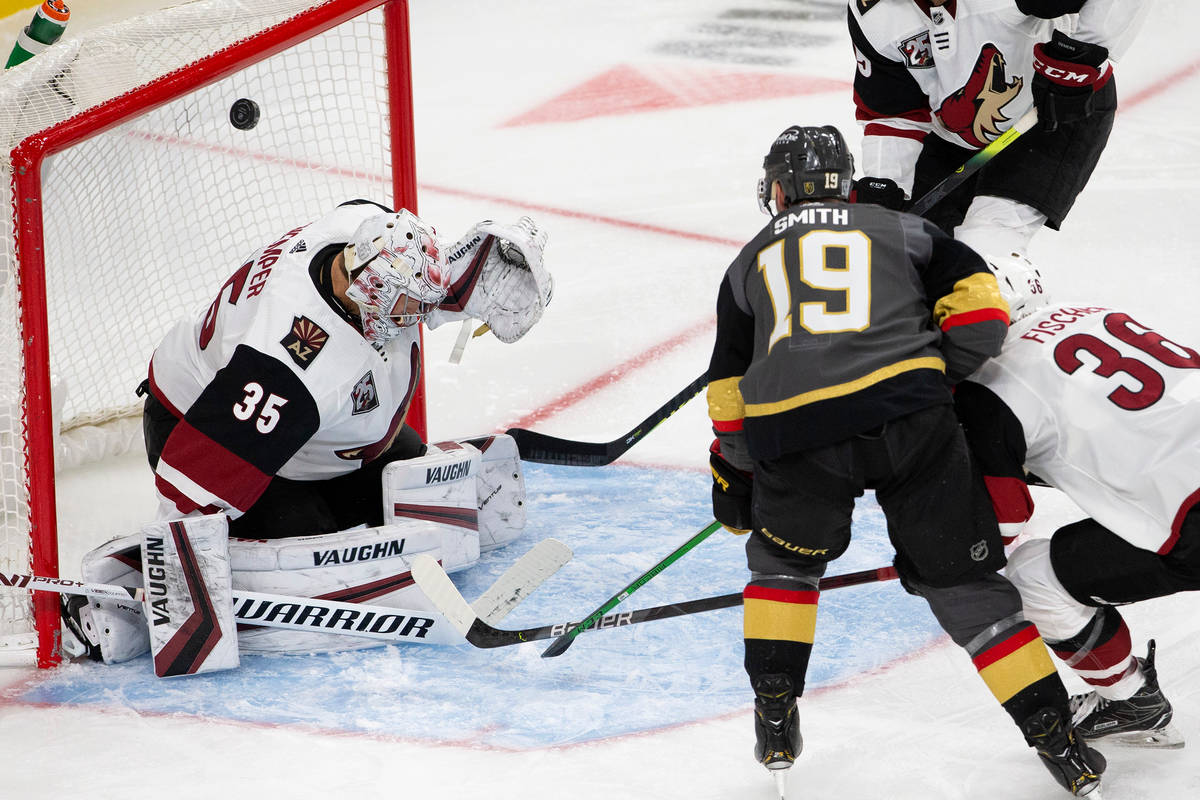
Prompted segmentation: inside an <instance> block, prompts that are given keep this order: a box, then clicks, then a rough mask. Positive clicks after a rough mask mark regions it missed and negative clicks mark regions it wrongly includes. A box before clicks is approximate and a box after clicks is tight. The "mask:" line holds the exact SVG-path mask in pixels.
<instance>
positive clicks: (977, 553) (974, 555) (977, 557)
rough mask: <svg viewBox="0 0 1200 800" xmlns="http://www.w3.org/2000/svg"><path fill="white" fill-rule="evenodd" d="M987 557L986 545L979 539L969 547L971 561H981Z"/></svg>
mask: <svg viewBox="0 0 1200 800" xmlns="http://www.w3.org/2000/svg"><path fill="white" fill-rule="evenodd" d="M987 557H988V544H987V542H985V541H984V540H982V539H980V540H979V541H978V542H976V543H975V544H973V545H971V560H972V561H983V560H984V559H986V558H987Z"/></svg>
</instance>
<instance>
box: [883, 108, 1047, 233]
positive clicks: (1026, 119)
mask: <svg viewBox="0 0 1200 800" xmlns="http://www.w3.org/2000/svg"><path fill="white" fill-rule="evenodd" d="M1036 124H1037V108H1036V107H1034V108H1031V109H1029V110H1028V111H1026V112H1025V115H1024V116H1022V117H1021V118H1020V119H1018V120H1017V121H1016V122H1014V123H1013V124H1012V127H1010V128H1009V129H1008V130H1006V131H1005V132H1004V133H1002V134H1000V135H999V136H997V137H996V139H995V140H994V141H992V142H991V143H989V144H988V146H987V147H985V148H983V149H982V150H980V151H979V152H978V153H976V154H975V155H973V156H971V157H970V158H968V159H967V160H966V161H965V162H964V163H963V165H962V166H961V167H959V168H958V169H956V170H954V172H952V173H950V174H949V175H947V176H946V177H945V178H944V179H943V180H942V182H941V183H939V184H938V185H937V186H934V187H933V188H932V189H930V190H929V191H928V192H926V193H925V196H924V197H922V198H920V199H919V200H917V201H915V202H914V203H913V204H912V205H911V206H909V207H908V208H906V209H905V211H907V212H908V213H909V214H916V215H917V216H918V217H919V216H921V215H922V214H924V213H925V212H926V211H928V210H929V209H931V208H933V207H934V206H935V205H937V204H938V203H939V202H941V200H942V199H943V198H944V197H945V196H946V195H948V194H950V193H951V192H952V191H954V190H955V189H957V188H958V187H959V185H960V184H962V182H963V181H965V180H966V179H967V178H969V177H971V176H972V175H974V174H975V173H976V172H978V171H979V170H980V169H982V168H983V166H984V165H985V164H987V163H988V162H989V161H991V160H992V159H993V158H995V157H996V156H997V155H999V154H1000V151H1001V150H1003V149H1004V148H1006V147H1008V146H1009V145H1010V144H1012V143H1013V142H1014V141H1016V139H1017V137H1018V136H1020V135H1021V134H1022V133H1025V132H1026V131H1028V130H1030V129H1031V128H1032V127H1033V126H1034V125H1036Z"/></svg>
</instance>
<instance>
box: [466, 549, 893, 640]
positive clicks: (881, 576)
mask: <svg viewBox="0 0 1200 800" xmlns="http://www.w3.org/2000/svg"><path fill="white" fill-rule="evenodd" d="M895 577H897V575H896V568H895V567H876V568H875V569H865V570H862V571H861V572H848V573H846V574H844V575H831V576H830V577H828V578H822V579H821V582H820V590H821V591H823V592H825V591H829V590H830V589H840V588H842V587H845V586H858V585H860V584H864V583H875V582H877V581H887V580H891V579H892V578H895ZM741 604H742V593H741V592H734V593H732V594H722V595H717V596H716V597H703V598H701V599H699V600H684V601H683V602H680V603H668V604H667V605H663V606H654V607H653V608H643V609H639V610H637V611H623V612H617V613H615V614H606V615H604V616H603V617H601V618H600V619H598V620H596V622H595V624H594V625H592V626H591V628H589V630H603V629H605V628H623V627H625V626H626V625H635V624H637V623H639V622H653V621H654V620H656V619H670V618H671V617H682V616H687V615H689V614H700V613H703V612H705V611H715V610H717V609H721V608H733V607H735V606H740V605H741ZM576 625H577V623H573V622H566V623H561V622H560V623H558V624H557V625H544V626H541V627H537V628H526V629H524V630H521V631H505V633H516V634H519V635H520V636H521V639H520V641H523V642H534V641H537V640H539V639H550V638H553V637H556V636H561V635H562V634H563V633H564V632H565V631H566V630H568V629H570V628H572V627H575V626H576ZM472 644H473V643H472Z"/></svg>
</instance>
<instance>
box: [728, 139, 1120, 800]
mask: <svg viewBox="0 0 1200 800" xmlns="http://www.w3.org/2000/svg"><path fill="white" fill-rule="evenodd" d="M763 167H764V176H763V178H762V180H761V182H760V187H759V202H760V205H761V207H762V208H763V210H764V211H766V212H767V213H769V214H771V221H770V223H768V224H767V225H766V227H764V228H763V229H762V231H760V232H759V234H758V235H757V236H755V237H754V239H752V240H751V241H750V243H749V244H747V245H746V246H745V247H744V248H743V249H742V251H741V252H740V253H739V254H738V256H737V257H736V258H735V259H734V261H733V263H732V264H731V265H730V267H729V269H728V271H727V272H726V273H725V277H724V280H723V281H722V283H721V287H720V291H719V294H718V299H717V334H716V342H715V344H714V346H713V353H712V359H711V361H710V364H709V372H708V374H709V380H710V383H709V387H708V404H709V413H710V416H711V418H712V422H713V428H714V431H715V433H716V435H717V438H716V441H715V442H714V443H713V446H712V448H711V453H710V462H711V466H712V471H713V476H714V484H713V507H714V514H715V516H716V517H717V519H718V520H719V521H721V522H722V523H723V524H724V525H725V526H726V527H728V528H730V529H733V530H735V531H737V532H741V533H746V532H749V537H748V539H747V542H746V556H747V563H748V566H749V568H750V580H749V583H748V584H747V586H746V588H745V591H744V615H745V616H744V640H745V666H746V671H747V673H748V674H749V677H750V683H751V686H752V688H753V690H754V692H755V698H756V699H755V730H756V734H757V745H756V748H755V757H756V758H757V759H758V760H759V761H760V762H761V763H762V764H764V765H765V766H766V767H767V768H768V769H770V770H776V771H778V770H783V769H787V768H788V767H790V766H791V765H792V762H793V761H794V760H795V758H796V756H797V755H798V754H799V752H800V749H801V745H802V739H801V735H800V726H799V718H798V713H797V708H796V698H797V697H799V696H800V695H802V694H803V691H804V678H805V672H806V670H807V667H808V661H809V656H810V653H811V650H812V645H813V641H814V635H815V630H816V616H817V603H818V601H819V598H820V595H819V592H818V589H817V586H818V579H819V578H820V577H821V576H822V575H823V574H824V572H825V570H826V567H827V565H828V564H829V562H831V561H833V560H834V559H836V558H838V557H839V556H840V555H841V554H842V553H843V552H844V551H845V550H846V548H847V546H848V544H849V542H850V535H851V514H852V511H853V508H854V501H855V498H856V497H859V496H861V495H862V494H863V492H864V490H866V489H873V490H874V491H875V497H876V499H877V500H878V502H879V505H880V507H881V508H882V509H883V511H884V514H885V515H886V517H887V520H888V532H889V536H890V538H891V541H892V543H893V545H894V546H895V548H896V559H895V563H896V567H897V569H898V570H899V572H900V575H901V578H902V580H903V583H904V586H905V587H906V588H907V589H908V591H910V592H912V593H913V594H916V595H919V596H921V597H923V598H925V600H926V601H927V602H928V603H929V607H930V609H931V610H932V611H933V614H934V615H935V617H936V618H937V619H938V621H939V623H940V624H941V625H942V627H943V628H944V629H945V630H946V631H947V633H949V634H950V636H951V637H952V638H953V640H954V641H955V642H956V643H957V644H958V645H960V646H961V647H963V648H964V649H965V650H966V651H967V653H968V654H969V656H970V657H971V659H972V661H973V662H974V664H975V667H976V669H977V670H978V672H979V674H980V676H981V677H982V679H983V681H984V683H985V684H986V685H987V686H988V688H989V689H990V690H991V691H992V693H993V695H994V696H995V697H996V699H997V700H998V701H999V702H1000V704H1001V705H1002V706H1003V708H1004V709H1005V711H1007V712H1008V713H1009V714H1010V715H1011V716H1012V718H1013V720H1014V721H1015V722H1016V723H1017V725H1018V726H1019V727H1020V728H1021V730H1022V733H1023V734H1024V736H1025V738H1026V740H1027V741H1028V743H1029V744H1030V745H1032V746H1034V747H1035V748H1037V752H1038V753H1039V755H1040V756H1041V758H1042V761H1043V763H1044V764H1045V765H1046V766H1047V767H1048V768H1049V770H1050V772H1051V773H1052V774H1053V775H1054V777H1055V778H1056V780H1058V782H1059V783H1060V784H1061V785H1062V786H1064V787H1066V788H1067V789H1068V790H1070V791H1071V792H1073V793H1074V794H1077V795H1084V794H1089V793H1091V792H1092V791H1094V790H1095V789H1097V788H1098V787H1099V785H1100V773H1101V772H1102V771H1103V770H1104V766H1105V764H1104V759H1103V757H1101V756H1100V755H1099V754H1098V753H1097V752H1095V751H1094V750H1092V749H1090V748H1089V747H1088V746H1087V745H1086V744H1084V743H1083V742H1082V741H1081V740H1079V739H1076V738H1075V736H1074V732H1073V731H1072V729H1071V726H1070V713H1069V710H1068V697H1067V692H1066V689H1065V688H1064V687H1063V684H1062V682H1061V680H1060V679H1059V677H1058V674H1057V673H1056V671H1055V669H1054V665H1053V663H1052V662H1051V659H1050V656H1049V654H1048V652H1047V651H1046V647H1045V645H1044V644H1043V642H1042V640H1041V638H1040V636H1039V635H1038V632H1037V629H1036V628H1035V627H1034V626H1033V625H1032V624H1030V623H1028V622H1026V621H1024V619H1023V618H1022V617H1021V598H1020V596H1019V595H1018V593H1017V591H1016V589H1015V588H1014V587H1013V586H1012V584H1010V583H1009V582H1008V581H1007V580H1006V579H1005V578H1003V577H1002V576H1001V575H999V574H998V573H997V570H998V569H1000V568H1001V567H1002V566H1004V549H1003V545H1002V543H1001V537H1000V531H999V528H998V526H997V523H996V520H995V517H994V516H993V515H992V512H991V507H990V503H989V501H988V497H987V493H986V491H985V490H984V488H983V483H982V480H981V479H980V476H979V473H978V470H977V468H976V466H975V465H974V463H973V462H972V460H971V457H970V453H969V452H968V450H967V447H966V442H965V441H964V439H963V435H962V432H961V431H960V429H959V427H958V424H957V421H956V419H955V416H954V411H953V406H952V397H951V391H950V387H951V386H952V385H953V384H954V383H955V382H957V381H959V380H961V379H962V378H964V377H966V376H967V375H968V374H970V373H971V372H972V371H974V370H975V369H976V368H977V367H978V366H979V365H980V364H981V363H983V362H984V361H985V360H986V359H987V358H988V357H989V356H992V355H994V354H996V353H997V352H999V350H1000V347H1001V344H1002V342H1003V340H1004V336H1005V332H1006V329H1007V326H1008V309H1007V307H1006V305H1005V303H1004V300H1003V299H1002V297H1001V296H1000V293H999V290H998V288H997V285H996V281H995V279H994V278H993V277H992V275H991V274H990V273H989V271H988V269H987V266H986V265H985V264H984V262H983V260H982V259H981V258H980V257H979V256H978V255H977V254H976V253H975V252H974V251H972V250H971V249H970V248H968V247H967V246H966V245H964V244H962V243H960V242H957V241H955V240H954V239H952V238H950V237H949V236H947V235H946V234H945V233H943V232H942V231H940V230H939V229H938V228H937V227H936V226H934V225H933V224H932V223H929V222H927V221H925V220H922V219H920V218H918V217H914V216H911V215H908V214H902V213H899V212H895V211H892V210H889V209H886V208H883V207H881V206H878V205H859V204H850V203H848V202H846V200H847V197H848V195H849V192H850V186H851V179H852V175H853V171H854V162H853V158H852V157H851V155H850V153H849V151H848V149H847V147H846V143H845V140H844V139H843V137H842V135H841V133H840V132H839V131H838V130H837V129H836V128H833V127H829V126H826V127H822V128H817V127H798V126H793V127H790V128H788V129H787V130H785V131H783V133H781V134H780V135H779V137H778V138H777V139H776V140H775V142H774V143H773V144H772V145H771V148H770V151H769V152H768V153H767V156H766V158H765V160H764V163H763ZM782 774H783V773H781V772H776V776H777V778H778V776H780V775H782Z"/></svg>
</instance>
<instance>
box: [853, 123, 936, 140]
mask: <svg viewBox="0 0 1200 800" xmlns="http://www.w3.org/2000/svg"><path fill="white" fill-rule="evenodd" d="M928 135H929V131H927V130H920V129H916V128H898V127H895V126H894V125H888V124H885V123H881V122H871V123H868V124H867V125H866V126H865V127H864V128H863V136H894V137H896V138H900V139H913V140H915V141H918V142H923V141H925V137H926V136H928Z"/></svg>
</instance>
